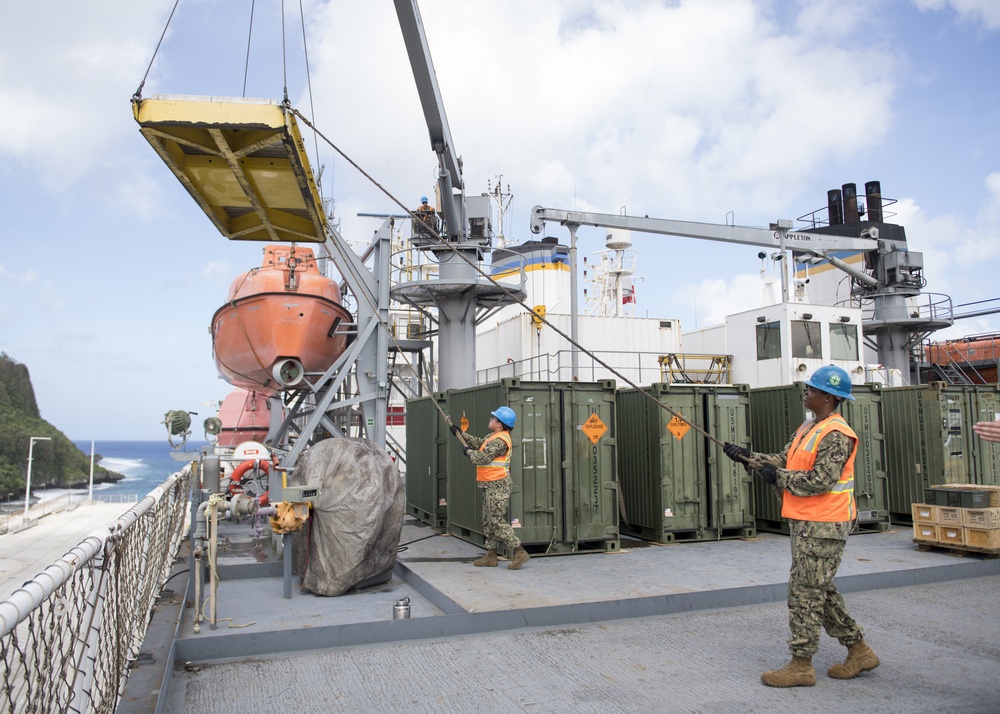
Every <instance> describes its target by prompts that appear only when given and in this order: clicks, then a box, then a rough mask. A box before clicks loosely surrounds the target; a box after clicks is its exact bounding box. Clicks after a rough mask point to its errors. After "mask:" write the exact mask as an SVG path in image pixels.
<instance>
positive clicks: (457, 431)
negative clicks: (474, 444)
mask: <svg viewBox="0 0 1000 714" xmlns="http://www.w3.org/2000/svg"><path fill="white" fill-rule="evenodd" d="M448 428H449V429H451V433H452V434H454V435H455V436H458V435H459V434H461V433H462V429H461V427H457V426H455V425H454V424H452V425H451V426H449V427H448Z"/></svg>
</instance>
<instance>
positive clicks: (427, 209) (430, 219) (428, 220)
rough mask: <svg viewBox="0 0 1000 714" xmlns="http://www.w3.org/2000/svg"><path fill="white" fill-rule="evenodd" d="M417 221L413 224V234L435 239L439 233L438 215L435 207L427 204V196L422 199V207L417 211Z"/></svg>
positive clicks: (418, 207)
mask: <svg viewBox="0 0 1000 714" xmlns="http://www.w3.org/2000/svg"><path fill="white" fill-rule="evenodd" d="M415 213H416V216H417V220H416V221H415V222H414V224H413V232H414V233H418V234H422V235H424V236H427V237H434V236H435V234H436V233H437V232H438V229H439V227H440V226H439V224H438V215H437V211H435V210H434V206H432V205H431V204H429V203H428V202H427V196H421V197H420V205H419V206H417V210H416V212H415Z"/></svg>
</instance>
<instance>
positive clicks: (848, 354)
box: [830, 325, 858, 360]
mask: <svg viewBox="0 0 1000 714" xmlns="http://www.w3.org/2000/svg"><path fill="white" fill-rule="evenodd" d="M857 358H858V326H857V325H830V359H849V360H856V359H857Z"/></svg>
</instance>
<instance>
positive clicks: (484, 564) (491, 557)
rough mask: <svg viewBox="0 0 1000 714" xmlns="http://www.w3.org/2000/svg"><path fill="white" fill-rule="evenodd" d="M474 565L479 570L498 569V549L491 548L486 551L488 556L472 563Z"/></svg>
mask: <svg viewBox="0 0 1000 714" xmlns="http://www.w3.org/2000/svg"><path fill="white" fill-rule="evenodd" d="M472 564H473V565H475V566H476V567H477V568H495V567H497V552H496V549H494V548H491V549H490V550H488V551H486V555H484V556H483V557H482V558H479V559H478V560H474V561H472Z"/></svg>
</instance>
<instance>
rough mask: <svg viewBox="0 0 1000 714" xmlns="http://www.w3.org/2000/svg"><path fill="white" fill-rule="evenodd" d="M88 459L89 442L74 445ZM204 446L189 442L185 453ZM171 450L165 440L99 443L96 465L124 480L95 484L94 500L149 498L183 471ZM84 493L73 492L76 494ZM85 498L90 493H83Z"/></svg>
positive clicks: (42, 493)
mask: <svg viewBox="0 0 1000 714" xmlns="http://www.w3.org/2000/svg"><path fill="white" fill-rule="evenodd" d="M73 443H74V444H76V446H77V448H79V449H80V451H82V452H83V453H84V454H86V455H87V457H88V458H89V457H90V441H76V440H74V441H73ZM204 445H205V442H203V441H188V443H187V445H186V446H185V451H194V452H197V451H198V450H199V449H201V447H202V446H204ZM172 450H173V449H172V447H171V446H170V444H168V443H167V440H166V439H162V440H159V441H96V442H94V451H95V452H96V453H97V454H98V455H100V456H102V457H103V458H102V459H101V460H100V461H98V462H97V463H98V464H100V465H101V466H103V467H104V468H106V469H109V470H111V471H116V472H118V473H120V474H123V475H124V476H125V478H124V479H122V480H121V481H118V482H117V483H114V484H110V483H95V484H94V498H95V499H98V498H101V497H102V496H119V495H121V496H124V495H132V494H134V495H135V496H136V497H137V499H138V500H140V501H141V500H142V499H143V498H145V497H146V495H147V494H148V493H149V492H150V491H152V490H153V489H154V488H156V487H157V486H159V485H160V484H161V483H163V482H164V481H166V480H167V479H168V478H170V476H171V475H172V474H174V473H176V472H177V471H180V470H181V469H182V468H184V464H185V462H183V461H175V460H174V459H173V458H172V457H171V456H170V452H171V451H172ZM64 493H66V489H41V490H37V491H36V490H35V489H32V490H31V495H32V500H34V497H35V496H37V497H38V498H39V499H41V500H44V499H46V498H54V497H55V496H60V495H62V494H64ZM80 493H81V491H80V490H79V489H74V490H73V494H74V495H78V494H80ZM82 493H83V494H86V493H87V490H86V489H83V491H82Z"/></svg>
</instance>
